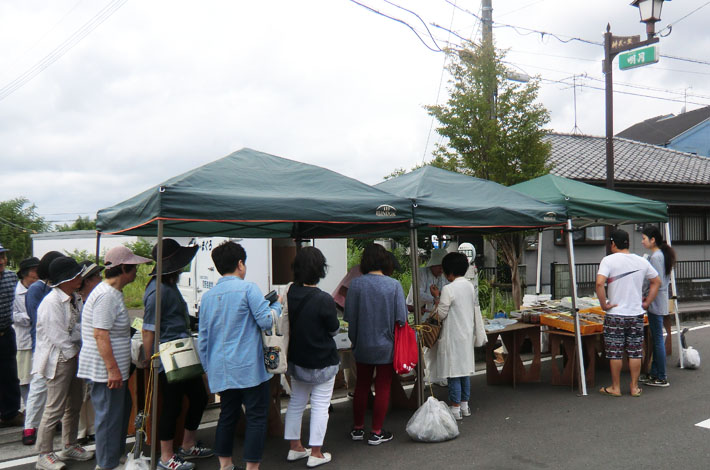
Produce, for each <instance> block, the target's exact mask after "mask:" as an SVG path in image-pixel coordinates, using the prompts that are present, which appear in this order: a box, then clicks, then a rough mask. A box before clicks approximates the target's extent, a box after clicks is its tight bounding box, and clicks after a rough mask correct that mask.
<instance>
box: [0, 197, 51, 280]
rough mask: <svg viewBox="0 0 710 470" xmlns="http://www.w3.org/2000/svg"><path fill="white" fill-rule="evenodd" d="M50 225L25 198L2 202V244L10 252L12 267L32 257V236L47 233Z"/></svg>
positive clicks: (0, 207) (0, 215)
mask: <svg viewBox="0 0 710 470" xmlns="http://www.w3.org/2000/svg"><path fill="white" fill-rule="evenodd" d="M48 229H49V224H48V223H47V222H46V221H45V220H44V218H42V217H40V216H39V215H38V214H37V207H36V206H35V205H34V204H31V203H30V201H29V200H28V199H26V198H24V197H17V198H15V199H10V200H8V201H2V202H0V243H2V245H3V246H4V247H5V248H7V249H8V250H10V252H9V253H8V254H7V255H8V260H9V261H10V264H11V265H12V266H17V265H19V264H20V261H22V260H23V259H25V258H27V257H29V256H31V254H32V239H31V238H30V234H32V233H38V232H45V231H47V230H48Z"/></svg>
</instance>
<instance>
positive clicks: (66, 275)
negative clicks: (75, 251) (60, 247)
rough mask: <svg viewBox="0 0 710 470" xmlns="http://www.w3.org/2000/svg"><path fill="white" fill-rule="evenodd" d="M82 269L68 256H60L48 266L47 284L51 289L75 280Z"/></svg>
mask: <svg viewBox="0 0 710 470" xmlns="http://www.w3.org/2000/svg"><path fill="white" fill-rule="evenodd" d="M83 270H84V268H83V267H82V266H81V265H80V264H79V263H77V262H76V260H74V258H70V257H68V256H61V257H59V258H57V259H55V260H54V261H52V263H51V264H50V265H49V282H50V283H51V284H52V286H53V287H57V286H58V285H60V284H64V283H65V282H68V281H71V280H73V279H76V278H77V277H78V276H79V275H81V273H82V271H83Z"/></svg>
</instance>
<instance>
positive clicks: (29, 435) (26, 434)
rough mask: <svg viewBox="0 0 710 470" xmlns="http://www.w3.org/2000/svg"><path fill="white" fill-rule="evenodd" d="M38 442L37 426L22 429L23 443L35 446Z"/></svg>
mask: <svg viewBox="0 0 710 470" xmlns="http://www.w3.org/2000/svg"><path fill="white" fill-rule="evenodd" d="M35 442H37V428H32V429H25V430H23V431H22V444H23V445H26V446H33V445H35Z"/></svg>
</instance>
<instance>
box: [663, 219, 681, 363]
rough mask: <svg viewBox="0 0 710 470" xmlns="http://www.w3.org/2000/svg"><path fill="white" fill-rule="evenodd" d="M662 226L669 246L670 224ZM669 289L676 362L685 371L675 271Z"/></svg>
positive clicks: (672, 271) (672, 273) (672, 272)
mask: <svg viewBox="0 0 710 470" xmlns="http://www.w3.org/2000/svg"><path fill="white" fill-rule="evenodd" d="M663 225H664V228H665V231H666V243H668V244H669V245H670V244H671V224H670V223H668V222H666V223H665V224H663ZM671 287H672V288H673V292H672V294H673V295H671V299H672V300H673V310H674V311H675V312H674V313H675V328H676V331H677V332H678V360H679V361H680V368H681V369H685V366H684V364H683V343H682V342H681V339H680V312H679V310H678V289H677V288H676V283H675V269H673V270H671Z"/></svg>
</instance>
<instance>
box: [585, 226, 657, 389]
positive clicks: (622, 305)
mask: <svg viewBox="0 0 710 470" xmlns="http://www.w3.org/2000/svg"><path fill="white" fill-rule="evenodd" d="M611 253H612V254H610V255H609V256H606V257H604V259H602V261H601V263H600V264H599V272H598V273H597V283H596V290H597V297H599V305H600V306H601V308H602V309H603V310H604V311H605V312H606V316H605V318H604V352H605V354H606V357H607V359H609V368H610V369H611V386H609V387H602V388H601V389H600V390H599V393H601V394H602V395H609V396H614V397H620V396H621V385H620V377H621V360H622V358H623V356H624V351H626V354H627V355H628V357H629V372H630V373H631V385H630V392H631V396H633V397H639V396H641V389H640V388H639V386H638V378H639V374H640V372H641V358H642V357H643V351H642V348H643V314H644V311H645V310H646V309H647V308H648V305H649V304H650V303H651V302H653V299H654V298H655V297H656V294H657V293H658V287H659V286H660V285H661V280H660V278H659V277H658V272H657V271H656V270H655V269H653V266H651V264H650V263H649V262H648V261H646V260H645V259H644V258H642V257H640V256H638V255H635V254H632V253H630V252H629V234H628V233H626V232H625V231H623V230H613V231H612V232H611ZM644 279H648V280H649V281H650V288H649V292H648V296H647V297H646V298H643V295H642V287H643V281H644ZM605 285H606V286H607V289H608V291H609V292H608V294H609V295H608V297H607V292H606V291H605V290H604V286H605Z"/></svg>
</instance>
